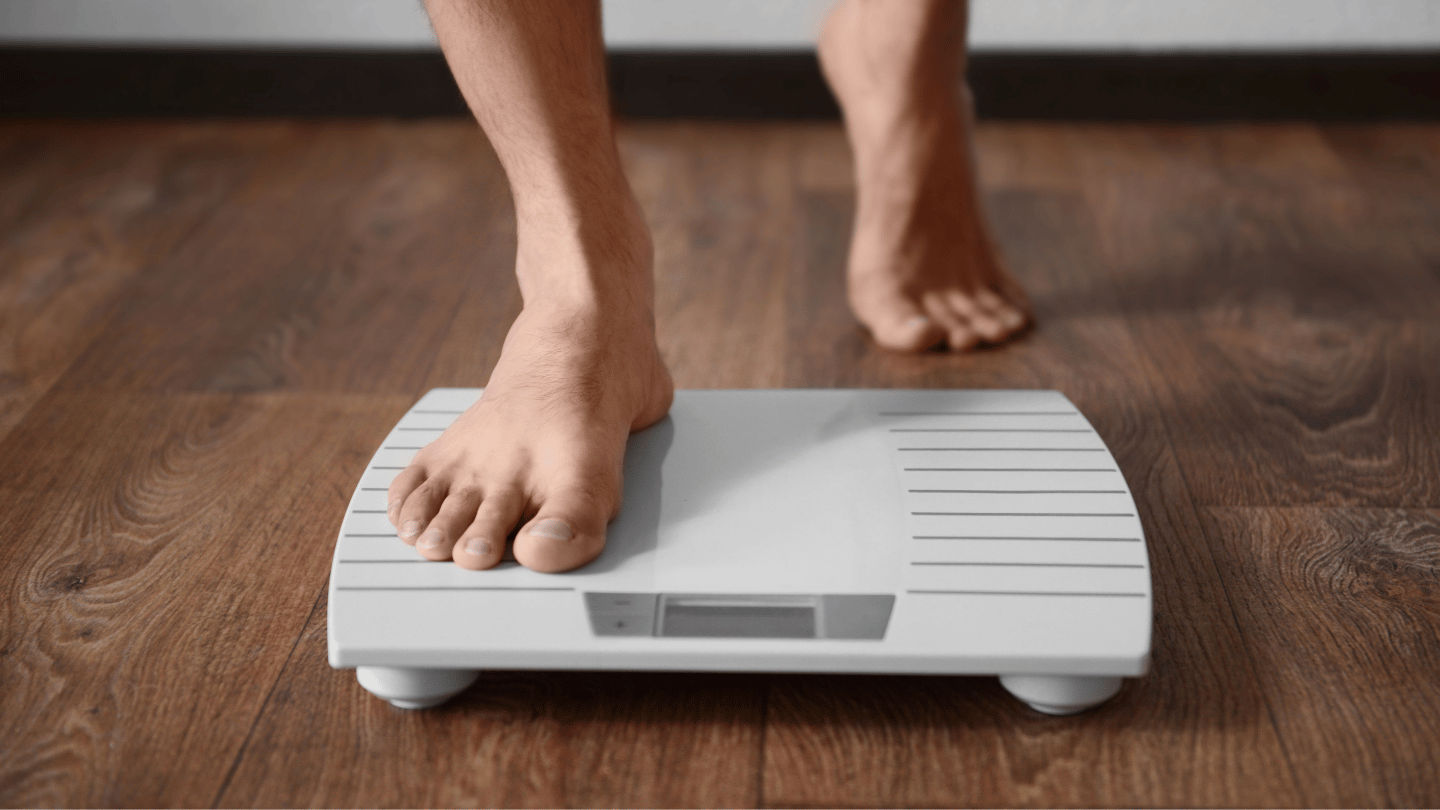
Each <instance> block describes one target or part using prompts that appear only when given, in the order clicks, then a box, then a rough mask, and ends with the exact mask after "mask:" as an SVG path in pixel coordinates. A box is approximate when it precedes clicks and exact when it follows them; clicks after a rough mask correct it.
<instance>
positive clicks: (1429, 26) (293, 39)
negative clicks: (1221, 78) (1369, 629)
mask: <svg viewBox="0 0 1440 810" xmlns="http://www.w3.org/2000/svg"><path fill="white" fill-rule="evenodd" d="M897 1H898V0H897ZM831 2H832V0H605V35H606V39H607V41H608V42H609V44H610V45H611V46H612V47H618V48H629V49H645V48H652V49H686V48H697V49H699V48H717V49H756V50H766V49H794V48H804V47H809V46H810V45H811V44H813V40H814V31H815V29H816V27H817V25H818V23H819V20H820V19H821V17H823V15H824V13H825V10H826V9H827V8H829V6H830V5H831ZM971 37H972V44H973V47H974V48H975V49H976V50H986V51H1004V50H1029V51H1086V50H1094V51H1127V50H1134V51H1186V50H1189V51H1222V52H1223V51H1246V50H1319V51H1365V50H1398V51H1406V50H1409V51H1415V50H1436V49H1440V0H974V11H973V17H972V34H971ZM0 42H3V43H34V44H56V43H79V44H106V45H158V46H180V45H194V46H234V47H255V46H262V47H309V48H313V47H335V48H355V47H364V48H394V49H416V48H422V49H424V48H432V47H434V39H433V37H432V35H431V33H430V27H429V24H428V22H427V20H426V18H425V14H424V11H423V10H422V8H421V6H420V0H0Z"/></svg>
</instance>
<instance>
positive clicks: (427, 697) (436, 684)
mask: <svg viewBox="0 0 1440 810" xmlns="http://www.w3.org/2000/svg"><path fill="white" fill-rule="evenodd" d="M355 677H356V679H357V680H359V681H360V685H361V686H363V687H365V688H366V689H367V690H368V691H369V692H370V693H371V694H373V695H375V696H376V697H378V698H381V699H384V700H388V701H390V703H391V704H393V705H394V706H396V707H397V708H401V709H428V708H430V707H431V706H439V705H440V704H441V703H444V702H445V701H447V700H449V699H450V698H452V697H455V696H456V695H458V694H460V693H461V692H462V691H464V690H465V687H467V686H469V685H470V684H472V683H474V682H475V679H476V678H478V677H480V672H479V671H478V670H473V669H406V668H404V667H357V668H356V670H355Z"/></svg>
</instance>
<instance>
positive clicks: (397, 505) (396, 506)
mask: <svg viewBox="0 0 1440 810" xmlns="http://www.w3.org/2000/svg"><path fill="white" fill-rule="evenodd" d="M403 503H405V502H404V501H402V500H400V499H399V498H396V499H395V500H393V501H391V502H390V505H389V506H387V507H385V511H386V512H394V511H395V510H396V509H399V508H400V505H401V504H403Z"/></svg>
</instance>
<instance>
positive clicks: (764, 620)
mask: <svg viewBox="0 0 1440 810" xmlns="http://www.w3.org/2000/svg"><path fill="white" fill-rule="evenodd" d="M894 604H895V596H894V594H696V593H586V594H585V607H586V610H587V612H588V613H589V615H590V627H591V629H592V630H593V631H594V632H595V635H597V636H653V637H659V638H790V639H805V638H816V639H872V640H876V641H878V640H880V639H883V638H884V637H885V628H886V626H887V625H888V624H889V622H890V611H891V608H892V607H894Z"/></svg>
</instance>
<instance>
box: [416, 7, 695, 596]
mask: <svg viewBox="0 0 1440 810" xmlns="http://www.w3.org/2000/svg"><path fill="white" fill-rule="evenodd" d="M427 8H428V10H429V12H430V17H431V20H432V22H433V23H434V26H435V31H436V33H437V35H438V36H439V39H440V45H441V47H442V49H443V50H444V52H445V57H446V59H447V60H448V61H449V63H450V67H451V69H452V70H453V71H454V73H455V76H456V79H457V80H458V82H459V84H460V87H461V89H462V90H463V92H464V94H465V99H466V101H467V102H468V103H469V105H470V108H471V110H472V111H474V113H475V117H476V118H477V119H478V120H479V122H480V125H481V127H482V128H483V129H484V130H485V133H486V135H487V136H488V137H489V139H490V142H491V144H492V145H493V146H494V148H495V151H496V153H497V154H498V155H499V158H500V162H501V164H502V165H503V166H504V168H505V173H506V176H507V177H508V178H509V181H510V186H511V190H512V193H513V197H514V200H515V214H516V221H517V230H518V245H517V252H516V259H515V274H516V277H517V279H518V280H519V283H520V292H521V295H522V297H523V299H524V308H523V310H522V311H521V313H520V316H519V317H518V318H516V320H515V323H514V324H513V325H512V327H511V329H510V332H509V334H508V335H507V336H506V338H505V345H504V347H503V349H502V351H501V356H500V360H499V362H498V363H497V364H496V366H495V369H494V370H493V372H492V373H491V375H490V380H489V382H488V383H487V385H486V388H485V395H484V396H483V397H482V398H481V399H480V401H479V402H477V403H476V404H475V406H474V407H472V408H471V409H470V410H468V411H466V412H465V413H464V414H462V415H461V416H460V417H459V418H458V419H457V420H456V421H455V423H454V425H453V426H451V427H450V429H448V430H446V431H445V433H444V434H443V435H441V436H440V437H439V438H438V439H436V440H435V441H434V442H432V443H431V444H429V445H428V446H426V447H425V448H424V449H422V450H421V451H419V452H418V453H417V454H416V456H415V459H414V461H413V462H412V463H411V464H410V466H409V467H407V468H406V469H405V470H404V471H403V472H401V473H400V475H399V476H397V477H396V479H395V482H394V484H392V485H391V487H390V510H389V516H390V520H391V522H392V523H394V524H395V526H396V528H397V531H398V533H399V535H400V537H401V538H402V539H403V540H405V542H407V543H413V544H414V545H415V546H416V548H417V550H418V551H419V553H420V554H421V555H423V556H424V557H426V558H428V559H432V560H443V559H453V560H454V561H455V562H456V563H458V564H459V565H461V566H463V567H465V568H472V569H478V568H488V567H491V566H493V565H495V564H497V563H498V562H499V561H500V559H501V557H502V555H503V553H504V550H505V545H506V541H507V537H508V536H509V535H511V534H512V533H514V535H515V539H514V553H515V558H516V559H517V560H518V561H519V562H521V563H522V564H524V565H526V566H528V567H530V568H534V569H536V570H540V571H564V570H569V569H572V568H575V567H577V566H580V565H584V564H585V563H587V562H589V561H590V560H592V559H594V557H595V556H596V555H598V554H599V553H600V551H601V550H602V549H603V547H604V543H605V528H606V524H607V523H608V522H609V521H610V520H611V519H612V518H614V517H615V515H616V513H617V512H618V510H619V508H620V496H621V484H622V480H621V470H622V463H623V459H624V451H625V440H626V437H627V436H628V435H629V434H630V433H631V431H634V430H639V429H641V428H644V427H646V426H648V425H650V424H652V423H654V422H656V421H657V420H659V419H660V418H661V417H663V416H664V415H665V413H666V411H668V410H669V407H670V402H671V399H672V397H673V394H674V386H673V384H672V383H671V380H670V375H669V372H668V371H667V370H666V369H665V365H664V363H663V361H662V360H661V358H660V353H659V351H658V349H657V348H656V345H655V325H654V314H653V309H654V305H653V301H654V281H653V278H652V276H651V267H652V249H651V244H650V235H649V231H648V230H647V228H646V226H645V222H644V219H643V217H642V215H641V212H640V210H639V207H638V205H637V204H636V202H635V198H634V195H633V194H632V193H631V191H630V187H629V185H628V183H627V182H626V180H625V176H624V173H623V172H622V170H621V166H620V158H619V154H618V153H617V151H616V148H615V141H614V133H613V128H612V122H611V118H610V110H609V99H608V97H607V94H606V88H605V61H604V46H603V43H602V41H601V36H600V9H599V4H598V2H597V0H427ZM517 527H518V531H517Z"/></svg>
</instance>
